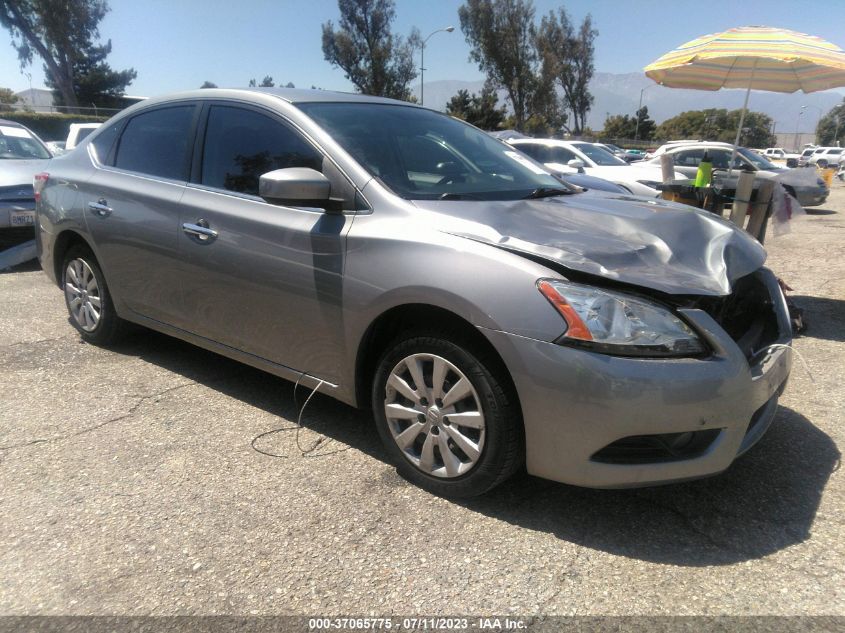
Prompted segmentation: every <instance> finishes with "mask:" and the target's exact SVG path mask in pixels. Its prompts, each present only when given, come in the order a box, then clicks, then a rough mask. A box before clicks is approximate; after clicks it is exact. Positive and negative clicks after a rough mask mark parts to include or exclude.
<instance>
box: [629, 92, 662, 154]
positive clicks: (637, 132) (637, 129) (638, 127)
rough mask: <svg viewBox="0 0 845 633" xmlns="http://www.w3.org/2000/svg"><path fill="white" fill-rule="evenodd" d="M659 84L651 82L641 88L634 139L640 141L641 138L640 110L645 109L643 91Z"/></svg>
mask: <svg viewBox="0 0 845 633" xmlns="http://www.w3.org/2000/svg"><path fill="white" fill-rule="evenodd" d="M656 85H658V84H651V85H648V86H646V87H645V88H643V89H642V90H640V105H639V107H637V113H636V114H635V115H634V116H636V117H637V127H636V128H635V129H634V140H635V141H638V140H639V139H640V110H642V109H643V93H644V92H645V91H646V90H648V89H649V88H654V87H655V86H656Z"/></svg>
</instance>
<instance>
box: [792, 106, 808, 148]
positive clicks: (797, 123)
mask: <svg viewBox="0 0 845 633" xmlns="http://www.w3.org/2000/svg"><path fill="white" fill-rule="evenodd" d="M805 107H807V106H801V111H800V112H799V113H798V116H797V117H795V151H796V152H800V151H801V146H800V145H799V144H798V128H799V126H800V125H801V115H802V114H804V108H805Z"/></svg>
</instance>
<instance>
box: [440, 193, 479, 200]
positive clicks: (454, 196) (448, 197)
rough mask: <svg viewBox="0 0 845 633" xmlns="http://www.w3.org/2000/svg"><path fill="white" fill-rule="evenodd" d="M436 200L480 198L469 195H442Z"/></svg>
mask: <svg viewBox="0 0 845 633" xmlns="http://www.w3.org/2000/svg"><path fill="white" fill-rule="evenodd" d="M438 200H481V198H479V197H478V196H474V195H472V194H471V193H444V194H443V195H442V196H440V197H439V198H438Z"/></svg>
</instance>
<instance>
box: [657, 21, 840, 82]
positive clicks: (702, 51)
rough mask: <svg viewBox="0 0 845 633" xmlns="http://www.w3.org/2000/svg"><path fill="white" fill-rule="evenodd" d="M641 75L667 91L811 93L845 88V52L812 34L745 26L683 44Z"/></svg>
mask: <svg viewBox="0 0 845 633" xmlns="http://www.w3.org/2000/svg"><path fill="white" fill-rule="evenodd" d="M645 74H646V75H647V76H649V77H651V78H652V79H653V80H654V81H656V82H657V83H659V84H662V85H664V86H668V87H670V88H693V89H697V90H719V89H720V88H747V89H755V90H769V91H772V92H796V91H798V90H803V91H804V92H816V91H817V90H827V89H828V88H836V87H839V86H845V52H843V51H842V49H841V48H839V47H838V46H836V45H834V44H831V43H830V42H827V41H825V40H823V39H821V38H818V37H814V36H812V35H805V34H804V33H797V32H795V31H789V30H787V29H775V28H770V27H767V26H744V27H740V28H736V29H729V30H727V31H724V32H723V33H717V34H714V35H705V36H703V37H700V38H698V39H695V40H692V41H691V42H687V43H686V44H683V45H682V46H680V47H678V48H676V49H675V50H673V51H672V52H670V53H667V54H665V55H663V57H661V58H660V59H658V60H657V61H655V62H654V63H652V64H649V65H648V66H646V67H645Z"/></svg>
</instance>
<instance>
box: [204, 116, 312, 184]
mask: <svg viewBox="0 0 845 633" xmlns="http://www.w3.org/2000/svg"><path fill="white" fill-rule="evenodd" d="M322 166H323V156H322V154H321V153H320V152H319V151H318V150H317V149H316V148H315V147H314V146H312V145H311V144H310V143H308V142H307V141H306V140H305V139H304V138H303V137H302V136H301V135H300V134H299V133H298V132H296V131H295V130H293V129H292V128H290V127H288V126H287V125H285V124H283V123H282V122H280V121H278V120H276V119H274V118H273V117H270V116H267V115H264V114H261V113H260V112H256V111H254V110H249V109H247V108H239V107H234V106H212V107H211V109H210V111H209V114H208V125H207V128H206V134H205V144H204V147H203V156H202V172H201V176H200V182H201V184H203V185H205V186H207V187H214V188H215V189H226V190H227V191H234V192H237V193H244V194H249V195H253V196H257V195H258V179H259V177H260V176H261V174H265V173H267V172H270V171H273V170H275V169H284V168H287V167H310V168H311V169H315V170H317V171H322Z"/></svg>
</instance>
